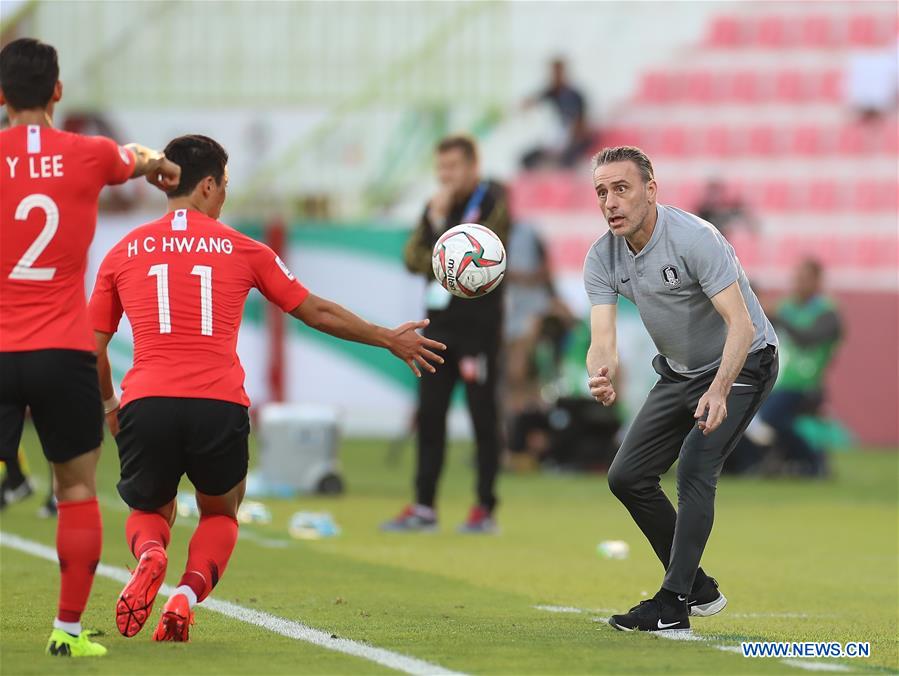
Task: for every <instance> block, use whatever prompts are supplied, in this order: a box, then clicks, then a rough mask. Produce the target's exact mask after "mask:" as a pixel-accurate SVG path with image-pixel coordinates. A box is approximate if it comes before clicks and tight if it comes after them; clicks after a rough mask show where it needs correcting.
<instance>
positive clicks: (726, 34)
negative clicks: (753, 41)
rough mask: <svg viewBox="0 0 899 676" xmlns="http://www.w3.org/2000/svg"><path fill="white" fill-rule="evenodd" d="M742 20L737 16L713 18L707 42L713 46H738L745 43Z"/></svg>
mask: <svg viewBox="0 0 899 676" xmlns="http://www.w3.org/2000/svg"><path fill="white" fill-rule="evenodd" d="M740 29H741V22H740V20H739V19H737V18H736V17H732V16H719V17H715V18H714V19H712V23H711V25H710V26H709V34H708V38H707V43H708V44H709V45H710V46H712V47H738V46H739V45H741V44H743V36H742V31H741V30H740Z"/></svg>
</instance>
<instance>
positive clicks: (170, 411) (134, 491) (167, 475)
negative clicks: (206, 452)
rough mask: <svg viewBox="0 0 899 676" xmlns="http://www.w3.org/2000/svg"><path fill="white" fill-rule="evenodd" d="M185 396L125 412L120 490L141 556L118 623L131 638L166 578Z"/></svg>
mask: <svg viewBox="0 0 899 676" xmlns="http://www.w3.org/2000/svg"><path fill="white" fill-rule="evenodd" d="M180 401H181V400H178V399H168V398H165V397H149V398H146V399H138V400H136V401H132V402H130V403H128V404H127V405H126V406H125V407H124V408H123V409H122V410H121V411H120V412H119V434H118V436H117V437H116V445H117V446H118V451H119V465H120V467H121V475H120V478H119V482H118V485H117V488H118V491H119V495H121V496H122V500H124V502H125V504H127V505H128V506H129V507H130V508H131V513H130V514H129V515H128V519H127V521H126V522H125V542H126V543H127V545H128V548H129V550H130V551H131V553H132V555H133V556H134V558H135V560H136V561H137V565H136V566H135V567H134V570H133V572H132V573H131V579H129V580H128V582H127V584H126V585H125V586H124V588H123V589H122V591H121V593H120V594H119V597H118V599H117V600H116V626H117V627H118V629H119V632H120V633H121V634H122V635H123V636H125V637H127V638H130V637H132V636H135V635H136V634H137V633H138V632H140V630H141V629H142V628H143V626H144V624H145V623H146V621H147V619H149V617H150V614H151V612H152V611H153V603H154V602H155V600H156V595H157V594H158V593H159V588H160V587H161V586H162V583H163V581H164V580H165V573H166V569H167V567H168V555H167V553H166V548H167V547H168V544H169V540H170V539H171V525H172V523H174V520H175V513H176V512H175V497H176V495H177V493H178V482H179V481H180V479H181V475H182V474H183V473H184V463H183V460H182V457H181V442H180V438H181V437H180V425H181V422H180V413H181V405H180V403H179V402H180Z"/></svg>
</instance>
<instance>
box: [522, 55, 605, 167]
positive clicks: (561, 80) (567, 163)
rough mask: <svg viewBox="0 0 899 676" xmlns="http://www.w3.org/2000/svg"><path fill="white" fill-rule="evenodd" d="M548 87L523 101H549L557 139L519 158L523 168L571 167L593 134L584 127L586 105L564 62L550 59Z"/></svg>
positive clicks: (590, 142) (585, 151)
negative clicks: (557, 130) (568, 74)
mask: <svg viewBox="0 0 899 676" xmlns="http://www.w3.org/2000/svg"><path fill="white" fill-rule="evenodd" d="M550 68H551V76H550V83H549V86H548V87H547V88H546V89H545V90H543V91H542V92H540V93H539V94H537V95H536V96H533V97H531V98H529V99H527V100H526V101H525V103H524V105H525V107H531V106H534V105H536V104H538V103H540V102H543V101H546V102H548V103H551V104H552V105H553V107H555V109H556V113H557V114H558V116H559V124H560V128H559V134H558V138H559V141H558V143H557V144H555V145H554V147H538V148H534V149H533V150H530V151H528V152H527V153H526V154H525V156H524V157H523V158H522V159H521V163H522V165H523V166H524V168H525V169H536V168H538V167H562V168H566V169H568V168H571V167H573V166H575V165H576V164H577V163H578V160H580V159H581V158H582V157H584V156H585V155H587V153H588V152H589V151H590V148H591V146H592V144H593V135H592V133H591V132H590V129H589V128H588V126H587V104H586V100H585V98H584V95H583V94H582V93H581V92H580V91H579V90H578V89H576V88H575V87H574V86H573V85H572V84H571V83H569V82H568V76H567V73H566V67H565V61H564V60H562V59H558V58H557V59H553V61H552V62H551V64H550Z"/></svg>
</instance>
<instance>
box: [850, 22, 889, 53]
mask: <svg viewBox="0 0 899 676" xmlns="http://www.w3.org/2000/svg"><path fill="white" fill-rule="evenodd" d="M878 19H879V17H877V16H874V15H872V14H859V15H856V16H853V17H850V18H849V27H848V32H849V43H850V44H851V45H852V46H854V47H875V46H877V45H879V44H881V40H882V38H881V37H880V36H881V35H882V33H881V31H880V30H879V28H878Z"/></svg>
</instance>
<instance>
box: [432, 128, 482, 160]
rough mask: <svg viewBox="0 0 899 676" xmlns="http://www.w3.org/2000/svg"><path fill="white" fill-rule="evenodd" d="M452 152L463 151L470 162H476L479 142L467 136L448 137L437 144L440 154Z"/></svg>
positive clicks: (455, 135)
mask: <svg viewBox="0 0 899 676" xmlns="http://www.w3.org/2000/svg"><path fill="white" fill-rule="evenodd" d="M450 150H460V151H462V154H463V155H465V157H466V158H467V159H468V160H469V161H470V162H476V161H477V159H478V144H477V141H475V140H474V139H473V138H472V137H471V136H468V135H467V134H454V135H452V136H447V137H446V138H444V139H443V140H442V141H440V143H438V144H437V152H438V153H445V152H449V151H450Z"/></svg>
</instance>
